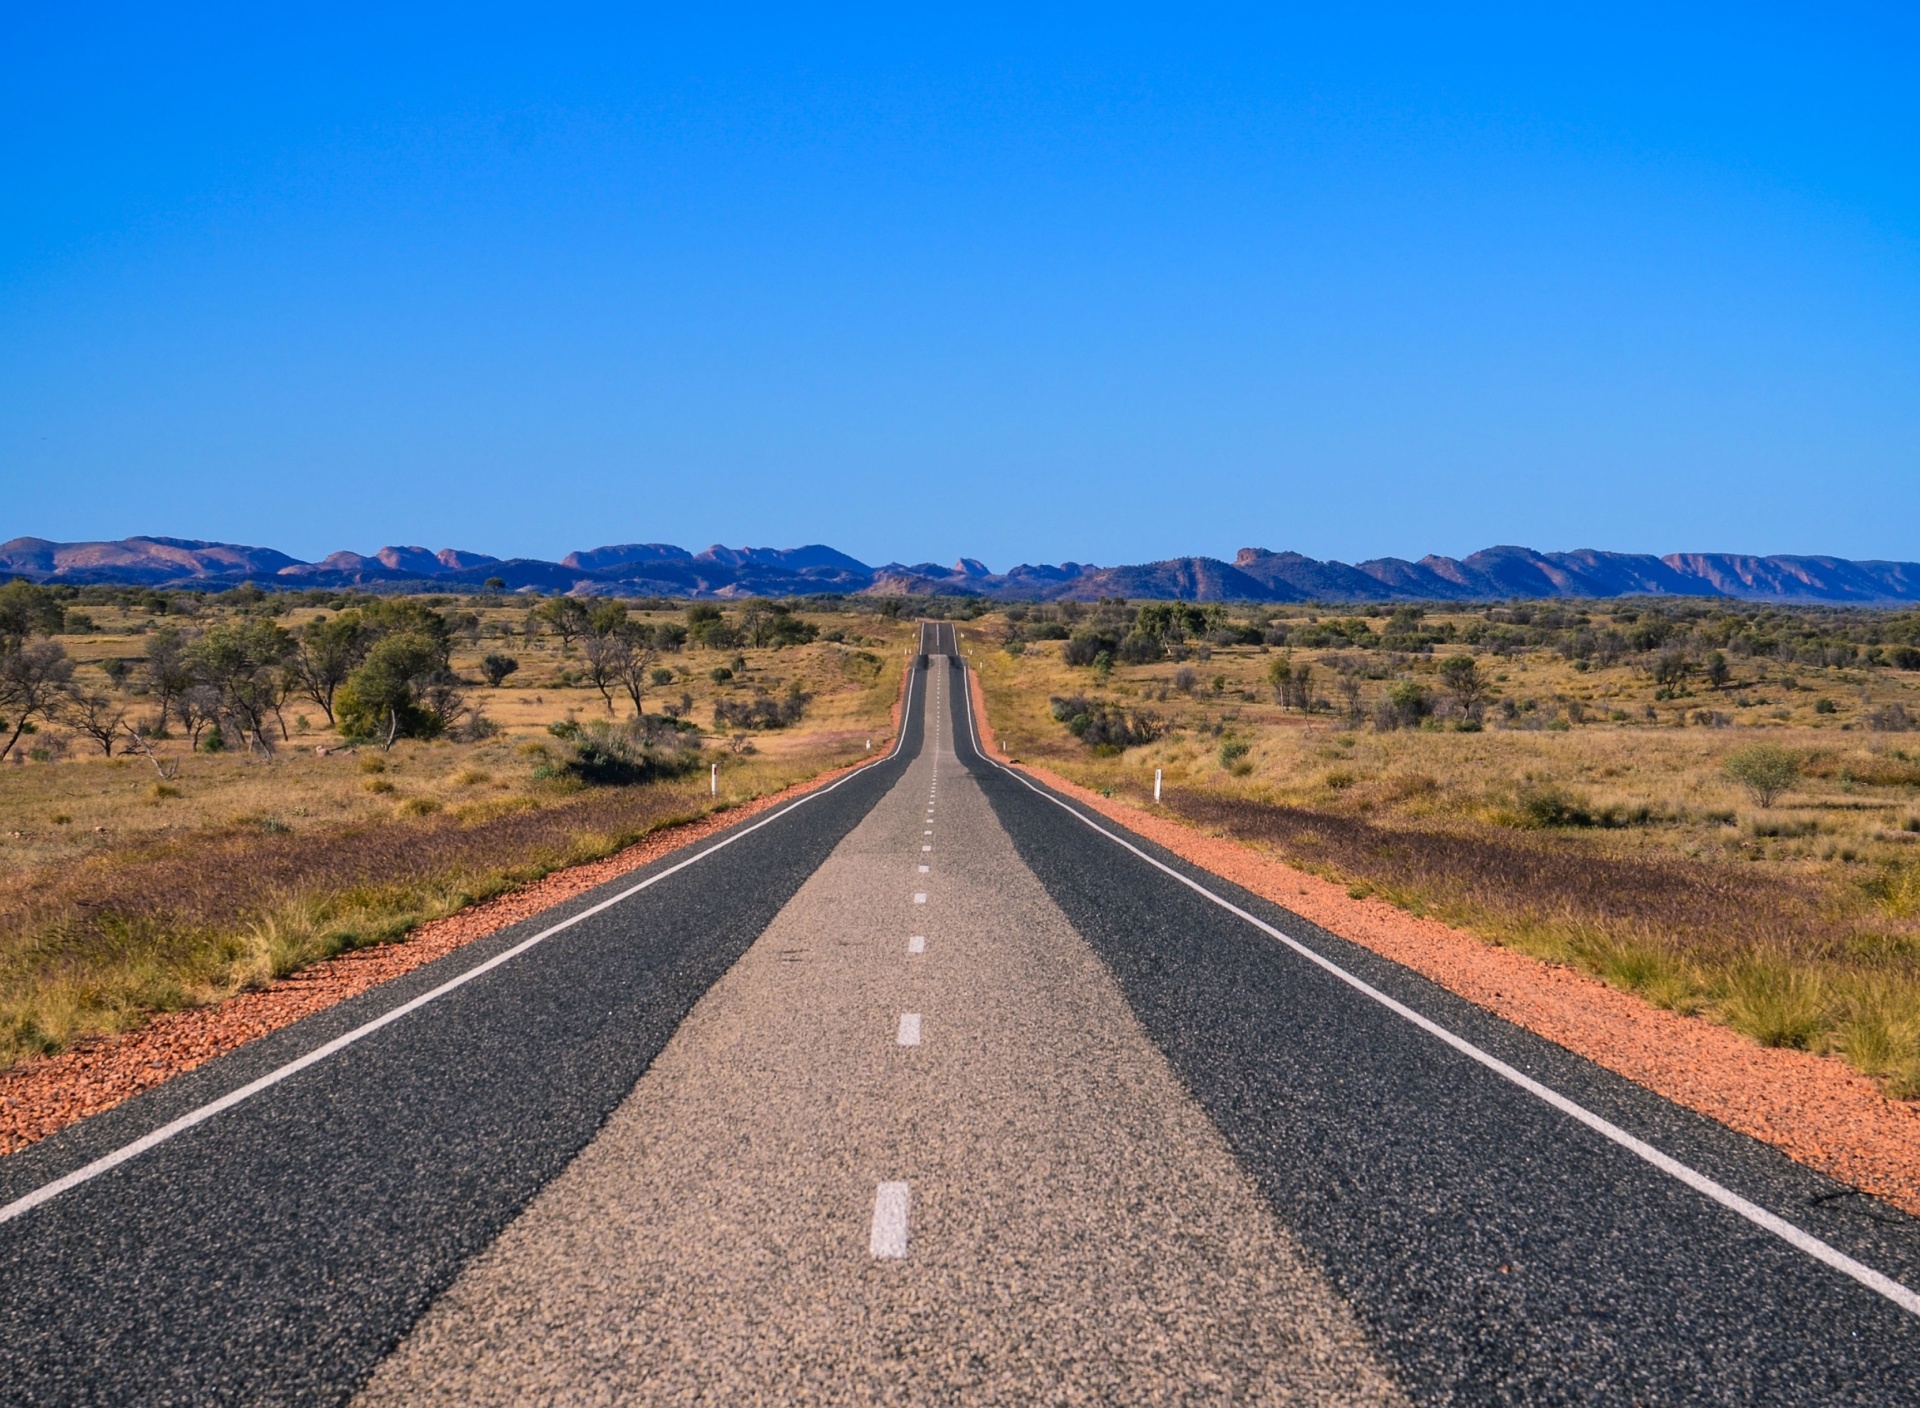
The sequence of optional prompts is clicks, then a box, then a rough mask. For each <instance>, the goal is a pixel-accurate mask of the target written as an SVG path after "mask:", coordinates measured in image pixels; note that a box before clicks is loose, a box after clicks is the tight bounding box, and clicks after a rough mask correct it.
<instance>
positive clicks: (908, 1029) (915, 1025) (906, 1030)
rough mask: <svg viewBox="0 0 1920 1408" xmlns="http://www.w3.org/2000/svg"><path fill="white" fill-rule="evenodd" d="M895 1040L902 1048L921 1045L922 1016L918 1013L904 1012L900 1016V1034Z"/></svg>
mask: <svg viewBox="0 0 1920 1408" xmlns="http://www.w3.org/2000/svg"><path fill="white" fill-rule="evenodd" d="M894 1040H895V1041H897V1042H898V1043H899V1044H900V1045H902V1046H918V1045H919V1044H920V1014H919V1013H918V1012H902V1013H901V1014H900V1032H899V1035H897V1036H896V1037H895V1038H894Z"/></svg>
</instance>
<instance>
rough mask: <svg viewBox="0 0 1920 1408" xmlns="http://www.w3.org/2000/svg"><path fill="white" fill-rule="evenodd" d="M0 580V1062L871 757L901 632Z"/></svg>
mask: <svg viewBox="0 0 1920 1408" xmlns="http://www.w3.org/2000/svg"><path fill="white" fill-rule="evenodd" d="M0 597H3V598H4V599H3V601H0V609H3V610H4V611H5V612H6V613H7V620H8V622H9V630H10V631H11V635H10V636H9V642H10V643H9V645H8V647H7V649H8V657H9V660H10V662H11V665H12V670H13V679H14V683H13V685H12V686H11V688H12V691H13V693H12V696H11V698H10V699H9V701H8V703H7V704H6V705H5V706H4V707H0V715H4V716H5V717H6V718H7V726H6V728H5V729H4V730H0V744H4V743H6V742H7V740H8V738H9V736H12V738H13V742H12V746H11V747H10V748H9V750H8V752H7V754H6V757H5V758H4V760H0V1069H4V1068H5V1067H8V1066H12V1065H13V1064H14V1063H16V1062H18V1061H20V1060H21V1059H22V1058H27V1057H32V1056H34V1055H37V1054H44V1053H53V1052H58V1051H61V1050H63V1049H66V1048H67V1047H69V1046H70V1045H71V1044H72V1043H74V1042H76V1041H84V1040H86V1039H88V1038H92V1037H97V1036H101V1035H104V1034H108V1033H112V1032H116V1031H122V1030H126V1029H128V1028H131V1027H135V1026H138V1025H139V1024H141V1023H142V1022H143V1021H145V1020H146V1019H147V1018H148V1017H149V1016H151V1015H153V1014H155V1013H158V1012H167V1011H175V1010H179V1009H182V1008H190V1007H196V1006H202V1005H205V1004H209V1003H217V1002H219V1001H220V1000H222V999H224V998H226V997H229V996H231V995H233V994H235V993H238V992H242V991H245V990H249V989H255V988H259V987H262V986H264V985H267V984H270V983H272V982H273V981H274V980H275V979H277V978H281V977H284V976H286V975H288V974H290V973H293V972H296V971H298V970H300V969H301V968H303V967H305V966H307V965H309V964H312V963H313V962H315V961H317V960H320V959H324V958H327V957H329V956H331V955H333V954H337V953H341V952H344V951H347V950H352V949H357V948H362V947H365V946H367V945H371V944H379V943H385V942H390V941H394V940H398V939H401V938H403V937H404V936H405V935H406V934H407V933H408V931H409V930H411V929H413V928H414V927H415V926H417V925H418V924H420V923H422V922H424V921H427V920H431V919H435V918H438V917H441V916H444V915H448V914H451V913H455V912H458V911H459V910H461V909H462V908H464V907H466V906H469V905H471V904H473V903H475V902H476V901H480V900H484V899H487V898H489V897H491V896H495V895H499V894H503V893H506V892H509V891H512V890H514V889H516V888H518V887H521V886H524V885H527V884H529V883H531V882H533V881H536V880H538V879H539V878H540V877H541V876H543V875H546V874H548V873H550V872H552V871H554V870H556V869H559V868H562V867H566V866H570V865H577V864H579V863H582V862H586V861H592V860H596V859H599V858H601V857H604V856H608V855H611V854H613V853H615V852H617V851H619V850H621V849H622V848H623V847H626V846H629V845H631V844H632V843H634V842H635V841H638V840H640V839H641V838H643V837H645V836H647V835H648V834H650V833H653V832H656V831H659V830H661V829H662V828H672V827H674V826H677V825H679V824H681V823H684V822H687V821H689V820H692V819H696V818H699V817H702V816H705V815H708V814H710V813H712V812H714V811H715V810H717V809H725V808H729V807H733V806H736V805H738V804H740V803H742V802H745V801H749V800H751V799H753V798H756V797H760V796H763V795H766V794H768V793H771V792H776V791H778V790H779V789H781V788H783V787H786V786H789V785H790V784H793V783H795V782H799V781H802V780H804V779H806V778H808V777H812V776H815V775H817V774H819V773H821V772H823V771H826V770H829V769H832V768H834V767H838V766H842V765H844V764H847V763H851V762H855V761H858V760H860V759H862V758H865V757H867V756H869V747H870V745H871V746H874V747H877V746H879V745H880V744H881V743H882V742H883V741H884V739H885V738H886V736H887V734H888V731H889V729H890V727H891V725H890V718H889V711H890V709H891V708H892V705H893V703H894V700H895V697H896V693H897V690H898V686H899V681H900V674H901V671H900V663H901V658H902V651H903V650H904V649H905V648H906V643H907V642H908V641H910V640H911V639H912V636H913V627H912V626H911V625H910V624H901V623H900V622H899V621H897V620H896V619H895V618H894V617H893V616H892V615H890V614H887V613H885V612H882V611H879V610H873V611H866V612H844V613H842V612H811V613H807V612H795V611H791V610H790V609H789V608H788V607H786V606H784V605H773V604H765V603H762V604H755V605H752V606H748V607H745V608H741V607H733V608H730V609H728V610H726V611H722V610H721V609H719V608H718V607H716V606H697V607H694V608H692V609H689V608H688V606H687V604H686V603H669V602H660V601H637V602H626V603H619V602H604V601H602V602H590V603H580V602H577V601H572V600H568V599H560V600H559V601H558V602H554V601H548V602H539V601H535V602H528V601H526V600H524V599H513V598H508V599H502V598H499V597H484V596H482V597H474V598H464V597H462V598H448V597H444V596H438V597H420V598H400V599H393V598H387V599H373V598H356V597H352V596H337V595H332V594H320V595H319V596H317V597H306V596H291V595H278V596H269V595H265V594H262V593H258V592H254V591H248V590H241V591H238V592H229V593H224V594H218V595H204V596H203V595H201V594H198V593H168V594H164V595H163V594H158V593H145V592H137V591H136V592H124V591H118V590H112V589H88V590H85V591H83V592H81V593H80V594H78V595H75V594H72V593H66V594H62V593H61V592H59V591H57V590H47V589H41V588H34V587H30V586H28V585H26V584H24V583H22V584H17V585H13V586H9V587H7V588H4V589H0ZM596 613H597V614H596ZM36 671H37V677H36V674H35V672H36ZM22 675H25V676H26V677H27V684H28V685H29V686H32V687H33V689H34V690H36V691H37V693H29V692H28V691H27V690H24V689H23V688H22V687H21V684H20V677H21V676H22ZM23 706H25V707H23Z"/></svg>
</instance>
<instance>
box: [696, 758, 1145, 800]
mask: <svg viewBox="0 0 1920 1408" xmlns="http://www.w3.org/2000/svg"><path fill="white" fill-rule="evenodd" d="M709 786H710V788H711V795H712V796H715V797H718V796H719V795H720V764H718V763H715V764H714V765H713V780H712V782H711V783H710V784H709ZM1155 795H1156V796H1158V795H1159V794H1158V793H1155Z"/></svg>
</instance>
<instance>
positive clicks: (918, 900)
mask: <svg viewBox="0 0 1920 1408" xmlns="http://www.w3.org/2000/svg"><path fill="white" fill-rule="evenodd" d="M913 902H914V903H915V904H925V903H926V902H927V896H926V893H925V892H924V891H922V892H921V893H920V894H917V895H915V896H914V897H913Z"/></svg>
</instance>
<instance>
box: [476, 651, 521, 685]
mask: <svg viewBox="0 0 1920 1408" xmlns="http://www.w3.org/2000/svg"><path fill="white" fill-rule="evenodd" d="M480 668H481V670H482V671H484V672H485V674H486V676H487V683H488V684H490V685H492V686H493V687H494V688H495V689H498V688H500V683H501V681H502V680H504V679H506V677H507V676H508V675H510V674H512V673H513V672H514V671H515V670H517V669H519V668H520V662H519V661H518V660H516V659H514V658H513V657H512V656H511V655H489V656H488V657H487V658H486V659H484V660H482V661H481V662H480Z"/></svg>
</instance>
